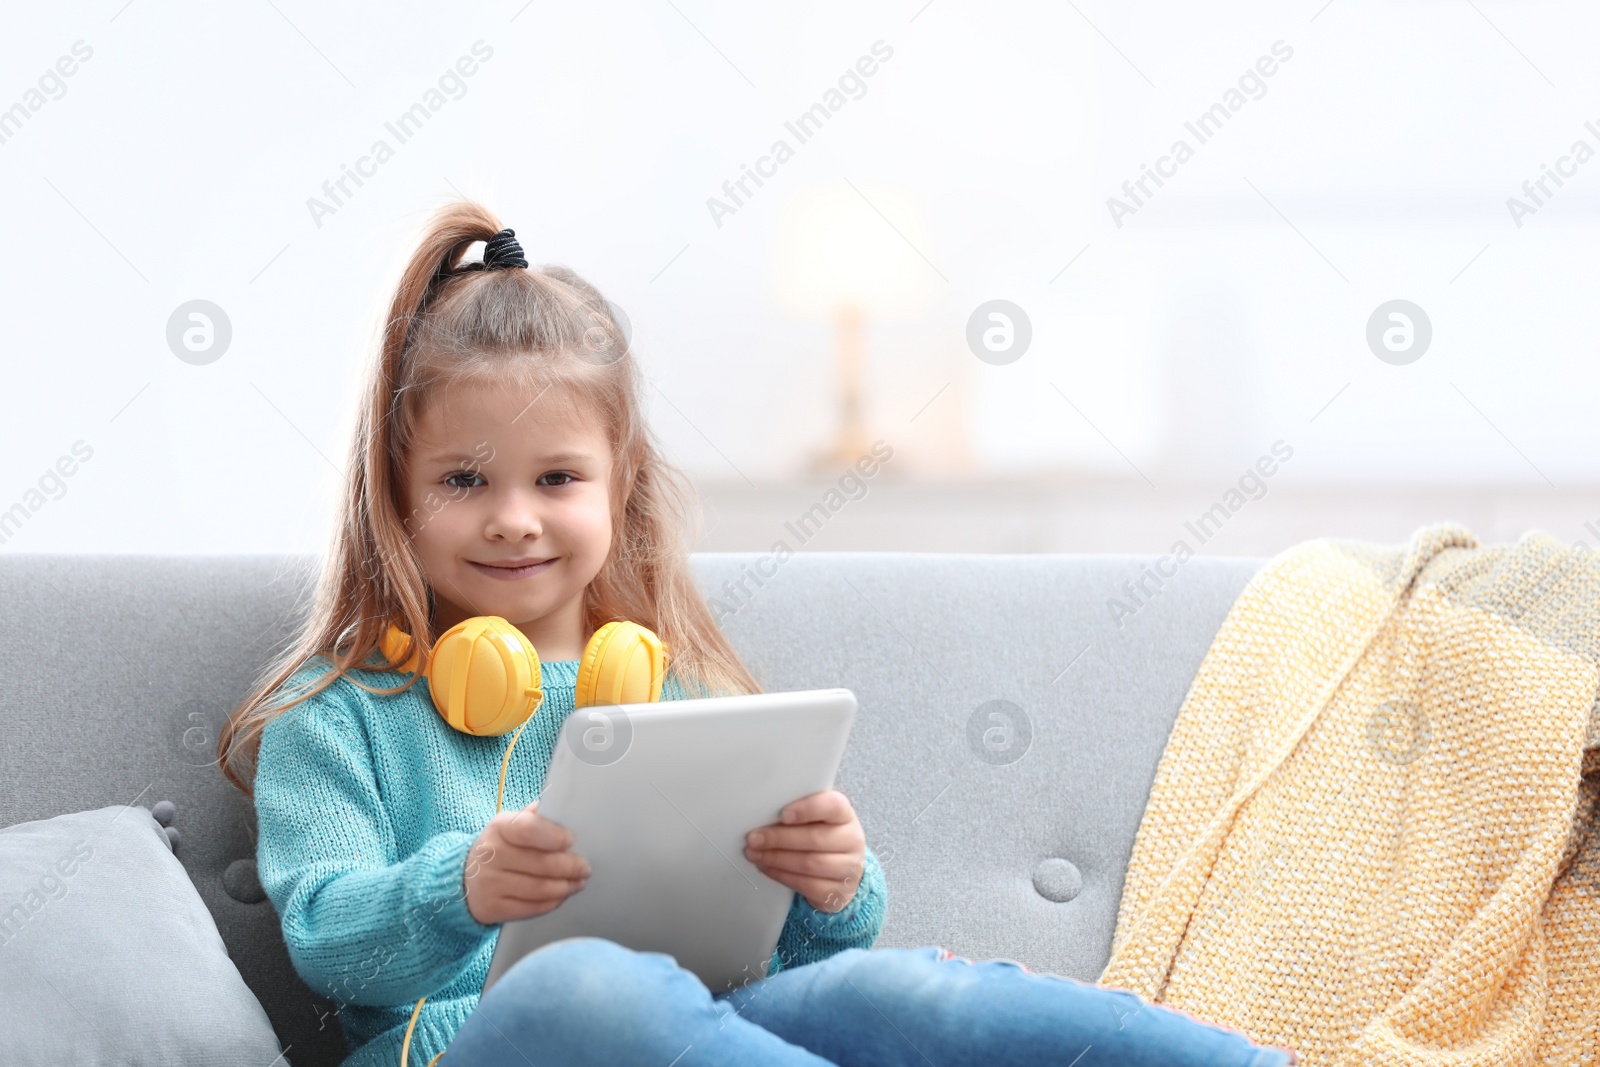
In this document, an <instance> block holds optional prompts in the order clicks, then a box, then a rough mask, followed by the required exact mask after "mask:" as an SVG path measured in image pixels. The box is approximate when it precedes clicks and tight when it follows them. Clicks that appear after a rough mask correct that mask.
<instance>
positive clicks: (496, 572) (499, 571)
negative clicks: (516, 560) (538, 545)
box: [467, 556, 555, 581]
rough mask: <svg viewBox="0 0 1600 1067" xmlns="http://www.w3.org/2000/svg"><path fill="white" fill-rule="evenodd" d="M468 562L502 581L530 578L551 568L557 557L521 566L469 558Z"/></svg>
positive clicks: (481, 571)
mask: <svg viewBox="0 0 1600 1067" xmlns="http://www.w3.org/2000/svg"><path fill="white" fill-rule="evenodd" d="M467 562H468V563H471V564H472V566H473V567H474V568H475V569H477V570H478V571H479V572H480V573H483V574H487V575H489V576H490V577H491V578H499V579H501V580H502V581H513V580H515V579H518V578H528V577H531V576H533V575H535V574H539V573H541V572H543V571H547V570H549V569H550V567H551V565H552V564H553V563H555V557H554V556H552V557H551V558H549V559H542V560H539V561H538V562H536V563H529V564H525V565H524V566H521V567H503V566H496V565H494V564H492V563H479V562H477V561H476V560H468V561H467Z"/></svg>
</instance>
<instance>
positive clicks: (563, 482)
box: [539, 471, 578, 486]
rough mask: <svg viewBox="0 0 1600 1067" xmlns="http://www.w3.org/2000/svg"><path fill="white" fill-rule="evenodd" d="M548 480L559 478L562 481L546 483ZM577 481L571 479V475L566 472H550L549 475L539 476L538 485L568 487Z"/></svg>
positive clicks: (573, 478)
mask: <svg viewBox="0 0 1600 1067" xmlns="http://www.w3.org/2000/svg"><path fill="white" fill-rule="evenodd" d="M549 478H559V479H563V480H561V481H555V482H552V481H547V480H546V479H549ZM577 480H578V479H577V478H575V477H573V476H572V475H571V474H568V473H567V472H566V471H551V472H550V473H549V474H541V475H540V476H539V484H540V485H556V486H560V485H570V484H572V483H573V482H575V481H577Z"/></svg>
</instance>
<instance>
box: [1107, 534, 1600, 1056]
mask: <svg viewBox="0 0 1600 1067" xmlns="http://www.w3.org/2000/svg"><path fill="white" fill-rule="evenodd" d="M1597 689H1600V553H1590V552H1588V551H1587V550H1585V549H1579V548H1569V547H1567V546H1565V545H1563V544H1561V543H1560V542H1558V541H1556V540H1555V539H1554V538H1551V537H1549V536H1548V535H1545V534H1529V535H1527V536H1525V537H1523V538H1522V539H1521V540H1520V541H1518V542H1517V543H1516V544H1514V545H1494V546H1487V547H1480V546H1479V545H1478V543H1477V541H1476V539H1474V538H1473V536H1472V534H1470V533H1469V532H1467V531H1466V530H1464V529H1462V528H1461V527H1459V526H1453V525H1442V526H1430V527H1426V528H1424V529H1422V530H1419V531H1417V533H1416V534H1414V535H1413V536H1412V539H1411V541H1410V543H1409V544H1407V545H1406V546H1405V547H1404V548H1400V549H1387V548H1379V547H1376V546H1371V545H1364V544H1359V543H1351V542H1338V541H1328V540H1322V541H1311V542H1307V543H1305V544H1302V545H1299V546H1297V547H1295V548H1293V549H1290V550H1289V551H1287V552H1285V553H1283V554H1282V555H1280V556H1277V557H1275V558H1274V559H1273V560H1272V561H1271V562H1270V563H1268V565H1267V566H1266V567H1265V568H1263V570H1262V571H1261V573H1260V574H1258V575H1257V576H1256V577H1255V578H1254V579H1253V580H1252V581H1251V583H1250V585H1249V586H1248V587H1247V588H1246V590H1245V591H1244V593H1243V594H1242V595H1241V596H1240V598H1239V599H1238V601H1237V602H1236V603H1235V604H1234V606H1233V609H1232V610H1231V611H1230V612H1229V614H1228V617H1227V619H1226V620H1225V621H1224V622H1223V624H1222V628H1221V630H1220V631H1219V632H1218V633H1217V636H1216V638H1215V639H1214V640H1213V641H1212V644H1211V647H1210V649H1209V650H1208V651H1207V653H1206V657H1205V660H1204V661H1203V662H1202V663H1201V666H1200V670H1199V673H1198V674H1197V675H1196V677H1195V679H1194V682H1193V684H1192V686H1191V687H1190V689H1189V693H1188V696H1187V697H1186V698H1185V700H1184V703H1183V707H1182V709H1181V710H1180V712H1179V714H1178V719H1177V723H1176V725H1175V727H1174V729H1173V732H1172V735H1171V739H1170V740H1169V741H1168V743H1167V747H1166V751H1165V753H1164V755H1163V756H1162V759H1161V764H1160V768H1159V770H1158V771H1157V774H1156V778H1155V783H1154V786H1153V788H1152V791H1151V795H1150V801H1149V804H1148V806H1147V807H1146V809H1145V813H1144V819H1143V821H1142V822H1141V824H1140V826H1139V833H1138V837H1137V839H1136V841H1135V844H1134V850H1133V859H1132V863H1131V865H1130V867H1129V870H1128V876H1127V882H1126V885H1125V887H1124V889H1123V896H1122V905H1121V909H1120V911H1119V912H1118V915H1117V929H1116V936H1115V939H1114V941H1113V947H1112V956H1111V961H1110V963H1109V964H1107V966H1106V970H1105V973H1104V974H1102V975H1101V977H1100V982H1101V984H1103V985H1109V986H1117V987H1121V988H1124V989H1131V990H1133V991H1134V992H1136V993H1139V994H1141V995H1143V996H1145V997H1147V998H1150V999H1152V1000H1155V1001H1158V1002H1161V1003H1164V1004H1168V1005H1171V1006H1173V1007H1178V1008H1182V1009H1183V1010H1185V1011H1188V1012H1190V1013H1192V1014H1194V1015H1198V1016H1200V1017H1202V1018H1205V1019H1209V1020H1213V1021H1216V1022H1219V1023H1223V1024H1226V1025H1228V1026H1232V1027H1236V1028H1238V1029H1240V1030H1243V1031H1244V1032H1246V1033H1248V1034H1249V1035H1250V1036H1251V1037H1253V1038H1254V1039H1255V1040H1257V1041H1260V1042H1264V1043H1270V1044H1278V1045H1287V1046H1289V1047H1291V1048H1293V1049H1295V1050H1297V1051H1298V1052H1299V1053H1300V1056H1301V1062H1302V1063H1304V1064H1307V1065H1310V1067H1334V1065H1338V1067H1354V1065H1357V1064H1361V1065H1365V1064H1375V1065H1383V1067H1412V1065H1416V1067H1442V1065H1449V1067H1480V1065H1481V1067H1521V1065H1532V1064H1540V1065H1551V1067H1554V1065H1562V1067H1565V1065H1569V1064H1570V1065H1578V1064H1583V1065H1589V1067H1593V1065H1596V1064H1600V825H1597V815H1600V804H1597V800H1596V798H1597V795H1600V712H1597V710H1596V693H1597Z"/></svg>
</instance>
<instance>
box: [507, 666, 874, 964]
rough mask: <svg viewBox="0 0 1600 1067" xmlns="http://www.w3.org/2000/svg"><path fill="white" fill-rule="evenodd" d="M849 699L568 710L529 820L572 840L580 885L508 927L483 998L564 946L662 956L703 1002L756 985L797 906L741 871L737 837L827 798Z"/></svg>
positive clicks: (834, 694)
mask: <svg viewBox="0 0 1600 1067" xmlns="http://www.w3.org/2000/svg"><path fill="white" fill-rule="evenodd" d="M855 712H856V698H855V694H854V693H852V692H851V691H850V690H848V689H814V690H806V691H803V692H793V693H755V694H751V695H748V696H733V697H712V698H705V699H698V700H671V701H664V702H662V703H657V704H621V705H615V706H610V707H591V708H579V709H577V710H576V711H574V712H573V713H572V714H571V715H570V716H569V717H568V718H567V721H566V722H565V723H563V724H562V727H561V736H560V737H559V738H558V739H557V741H556V748H555V753H554V755H553V756H552V757H551V760H550V770H549V772H548V774H547V775H546V776H545V783H544V791H543V793H542V794H541V795H540V798H539V812H540V814H542V815H544V816H545V817H546V818H548V819H550V820H551V821H553V822H557V823H560V824H561V825H563V826H565V827H566V828H567V829H568V830H570V831H572V836H573V846H572V848H573V851H574V852H577V853H578V854H579V855H581V856H583V857H584V858H585V859H587V860H588V861H589V864H590V867H591V873H590V875H589V882H588V884H587V885H586V886H584V888H583V889H582V890H580V891H579V892H577V893H574V894H573V895H572V896H570V897H568V898H567V899H566V900H565V901H564V902H562V904H561V906H560V907H558V908H556V909H555V910H554V911H549V912H546V913H545V914H543V915H536V916H534V917H532V918H530V919H519V920H516V921H514V922H508V923H505V924H503V925H502V926H501V928H500V935H499V937H500V939H499V942H498V943H497V944H496V946H495V951H494V957H493V959H492V960H491V961H490V964H489V977H488V978H487V979H486V980H485V981H484V983H483V992H488V990H489V987H490V986H492V985H494V983H495V982H496V981H498V980H499V978H500V976H501V975H503V974H505V973H506V971H508V970H510V969H511V967H512V965H514V964H515V963H516V962H517V961H518V960H520V959H521V958H522V957H523V956H524V955H526V954H527V953H529V952H532V951H533V950H534V949H536V948H539V947H540V946H542V945H546V944H549V943H550V942H552V941H557V940H560V939H561V938H565V937H580V936H592V937H604V938H607V939H609V940H612V941H615V942H617V943H618V944H621V945H626V946H627V947H629V948H633V949H638V950H640V951H651V952H665V953H667V954H668V955H670V956H673V957H675V958H676V959H677V961H678V963H679V965H680V966H682V967H683V968H685V969H686V970H689V971H692V972H693V973H694V974H695V975H697V976H698V977H699V978H700V980H701V981H702V982H704V983H705V985H706V987H707V988H708V989H710V990H711V991H712V992H713V993H716V992H721V991H723V990H727V989H732V988H734V987H737V986H740V985H743V984H744V983H745V982H748V981H751V980H753V979H756V978H763V977H765V976H766V970H767V962H768V960H769V959H770V958H771V956H772V953H773V950H774V948H776V947H777V943H778V935H779V934H780V933H781V932H782V930H783V924H784V919H785V918H786V917H787V915H788V913H789V907H790V904H791V902H792V901H793V899H794V890H792V889H790V888H789V887H788V886H786V885H784V884H783V883H781V882H776V881H773V880H772V879H771V878H768V877H767V876H766V875H764V874H762V873H761V871H760V870H759V869H758V868H757V867H756V866H755V864H753V863H751V862H750V861H749V860H747V859H745V856H744V838H745V834H747V833H749V832H750V831H751V830H754V829H755V828H756V827H758V826H765V825H767V824H769V823H773V822H777V821H778V815H779V813H780V812H781V811H782V810H783V809H784V807H786V806H787V805H788V804H789V803H791V802H792V801H795V800H798V799H800V798H801V797H803V796H808V795H809V794H811V793H818V792H822V791H824V790H827V789H831V788H833V781H834V775H835V774H836V773H837V772H838V769H839V761H840V759H841V758H842V757H843V755H844V748H845V743H846V741H847V740H848V739H849V736H850V726H851V723H852V722H853V721H854V719H855Z"/></svg>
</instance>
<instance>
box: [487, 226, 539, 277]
mask: <svg viewBox="0 0 1600 1067" xmlns="http://www.w3.org/2000/svg"><path fill="white" fill-rule="evenodd" d="M527 265H528V261H527V260H526V259H524V258H523V256H522V246H521V245H519V244H517V232H516V231H515V230H501V231H500V232H499V233H497V234H495V235H494V236H493V237H491V238H489V240H488V242H487V243H486V244H485V245H484V246H483V269H484V270H506V269H507V268H510V267H526V266H527Z"/></svg>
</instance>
